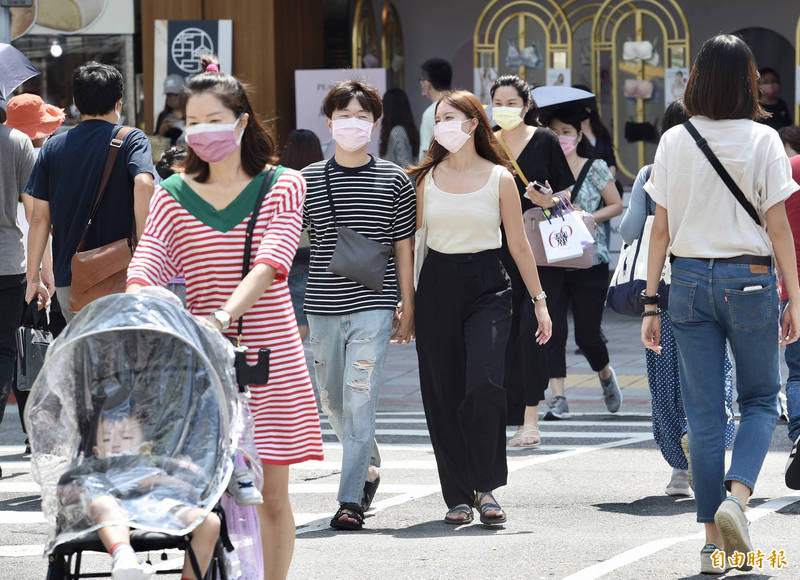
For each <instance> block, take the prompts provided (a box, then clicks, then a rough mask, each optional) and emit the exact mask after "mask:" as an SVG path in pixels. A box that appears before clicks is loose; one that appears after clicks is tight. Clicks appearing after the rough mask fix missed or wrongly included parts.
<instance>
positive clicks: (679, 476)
mask: <svg viewBox="0 0 800 580" xmlns="http://www.w3.org/2000/svg"><path fill="white" fill-rule="evenodd" d="M664 492H665V493H666V494H667V495H672V496H685V497H691V495H692V486H690V485H689V472H688V471H686V470H685V469H673V470H672V478H671V479H670V480H669V483H668V484H667V489H665V490H664Z"/></svg>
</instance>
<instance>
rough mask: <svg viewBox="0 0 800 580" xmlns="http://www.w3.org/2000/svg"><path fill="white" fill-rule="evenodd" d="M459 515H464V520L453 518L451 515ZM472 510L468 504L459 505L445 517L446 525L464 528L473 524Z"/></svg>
mask: <svg viewBox="0 0 800 580" xmlns="http://www.w3.org/2000/svg"><path fill="white" fill-rule="evenodd" d="M457 514H464V516H465V517H464V519H459V518H451V517H449V516H450V515H457ZM472 519H473V516H472V508H471V507H469V506H468V505H467V504H465V503H462V504H459V505H457V506H456V507H454V508H451V509H449V510H447V513H446V514H445V516H444V523H446V524H450V525H451V526H463V525H466V524H471V523H472Z"/></svg>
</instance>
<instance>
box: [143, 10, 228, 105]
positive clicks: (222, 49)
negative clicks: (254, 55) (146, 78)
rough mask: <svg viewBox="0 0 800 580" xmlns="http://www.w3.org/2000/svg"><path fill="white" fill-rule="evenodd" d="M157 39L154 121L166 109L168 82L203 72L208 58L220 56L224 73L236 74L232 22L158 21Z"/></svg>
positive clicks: (154, 78) (154, 71)
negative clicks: (172, 77) (203, 59)
mask: <svg viewBox="0 0 800 580" xmlns="http://www.w3.org/2000/svg"><path fill="white" fill-rule="evenodd" d="M154 38H155V44H154V52H153V55H154V62H153V115H154V118H155V117H157V116H158V113H159V112H160V111H161V109H162V108H163V107H164V97H165V95H164V93H163V85H164V79H166V78H167V76H168V75H178V76H180V77H183V78H187V77H190V76H192V75H195V74H197V73H199V72H202V71H201V65H200V58H201V57H202V56H203V55H204V54H214V55H217V57H218V58H219V62H220V70H222V72H227V73H231V72H233V21H232V20H156V21H155V35H154Z"/></svg>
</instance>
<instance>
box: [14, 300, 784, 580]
mask: <svg viewBox="0 0 800 580" xmlns="http://www.w3.org/2000/svg"><path fill="white" fill-rule="evenodd" d="M603 328H604V330H605V334H606V336H607V337H608V339H609V343H608V346H609V350H610V354H611V363H612V365H613V366H614V368H615V369H616V371H617V375H618V377H619V379H620V382H621V383H622V385H623V394H624V402H623V405H622V408H621V410H620V412H619V413H617V414H615V415H610V414H608V413H607V412H606V411H605V407H604V405H603V403H602V400H601V396H600V388H599V382H598V380H597V377H596V375H595V374H594V373H592V371H591V369H590V368H589V366H588V364H587V363H586V361H585V359H584V358H583V357H582V356H577V355H575V354H574V353H573V350H574V348H575V347H574V343H573V342H572V341H570V342H569V343H568V355H567V364H568V379H567V385H568V387H567V397H568V399H569V403H570V410H571V411H572V412H573V415H574V418H573V419H572V420H569V421H558V422H542V423H541V427H542V436H543V443H542V445H541V446H539V447H537V448H534V449H526V450H512V449H509V451H508V466H509V478H508V485H506V486H504V487H502V488H500V489H499V490H498V491H497V494H496V496H497V499H498V501H499V502H500V503H501V504H502V505H503V507H504V509H505V510H506V511H507V513H508V517H509V521H508V523H507V524H506V525H504V526H500V527H496V528H490V527H487V526H483V525H482V524H480V523H474V524H472V525H467V526H455V527H454V526H449V525H446V524H444V523H443V522H442V521H441V518H442V517H443V516H444V512H445V510H446V508H445V506H444V504H443V502H442V499H441V495H440V490H439V483H438V477H437V472H436V463H435V459H434V457H433V452H432V450H431V447H430V441H429V438H428V435H427V429H426V426H425V418H424V414H423V412H422V402H421V399H420V395H419V380H418V375H417V368H416V355H415V351H414V345H413V344H412V345H392V346H391V347H390V349H389V354H388V357H387V362H386V367H385V371H384V384H383V386H382V391H381V398H380V404H379V412H378V426H377V435H376V437H377V439H378V442H379V444H380V448H381V454H382V458H383V464H382V468H381V469H382V477H381V479H382V483H381V486H380V488H379V490H378V493H377V495H376V497H375V501H374V503H373V506H372V509H371V510H370V512H369V513H368V514H367V519H366V525H365V529H364V530H363V531H362V532H357V533H353V532H350V533H346V532H336V531H334V530H331V529H330V528H329V526H328V522H329V520H330V517H331V515H332V514H333V512H334V511H335V508H336V501H335V499H336V490H337V487H338V482H339V473H340V471H339V470H340V465H341V445H340V444H339V443H338V442H337V441H336V438H335V436H334V434H333V431H332V429H331V428H330V426H329V425H328V423H327V421H326V420H325V417H324V416H323V417H322V420H323V423H322V426H323V436H324V440H325V454H326V456H325V460H324V461H315V462H306V463H303V464H300V465H297V466H293V467H292V469H291V476H290V477H291V480H290V495H291V499H292V504H293V507H294V513H295V520H296V524H297V537H296V545H295V555H294V560H293V564H292V568H291V570H290V574H289V577H290V578H291V579H298V580H299V579H316V578H320V579H338V578H342V579H347V578H358V579H361V578H365V579H366V578H369V579H372V578H379V579H380V580H389V579H407V578H412V579H415V578H420V579H428V578H448V579H449V578H454V577H461V578H469V579H472V578H475V579H483V578H520V579H538V578H545V579H553V578H563V579H567V580H579V579H580V580H586V579H594V578H614V579H617V578H619V579H636V580H639V579H644V578H647V579H662V578H663V579H688V578H706V576H701V575H699V574H698V571H699V552H700V548H701V547H702V545H703V543H704V542H703V536H702V533H701V530H702V528H701V526H700V525H699V524H697V523H696V522H695V515H694V509H695V506H694V500H693V499H692V498H675V497H669V496H667V495H665V494H664V487H665V485H666V483H667V481H668V480H669V475H670V468H669V466H668V465H667V464H666V462H665V461H664V460H663V458H662V457H661V454H660V452H659V451H658V448H657V446H656V445H655V443H654V441H653V439H652V432H651V423H650V394H649V391H648V388H647V381H646V378H645V376H644V372H645V371H644V369H645V366H644V352H643V349H642V347H641V345H640V343H639V338H638V337H639V321H638V320H636V319H632V318H624V317H621V316H618V315H616V314H614V313H612V312H608V313H607V314H606V317H605V320H604V323H603ZM513 431H514V429H513V428H510V429H509V430H508V435H509V436H510V435H512V434H513ZM22 441H23V437H22V434H21V431H20V426H19V423H18V421H17V419H16V409H15V408H14V407H13V406H10V407H9V408H8V409H7V411H6V419H5V421H4V422H3V424H2V426H0V467H2V469H3V472H4V477H3V478H2V479H0V580H6V579H13V580H28V579H31V580H33V579H41V578H44V576H45V573H46V567H47V563H46V560H44V559H43V558H42V556H41V554H42V545H43V543H44V541H45V536H46V533H47V530H48V526H47V524H45V523H44V521H43V518H42V516H41V512H40V505H39V499H38V494H37V487H36V485H35V484H34V483H33V482H32V479H31V476H30V466H29V462H28V461H27V460H25V459H24V458H23V457H22V455H21V453H22V451H23V447H22ZM789 449H790V443H789V440H788V438H787V436H786V426H785V424H779V425H777V428H776V430H775V434H774V436H773V440H772V444H771V446H770V450H769V452H768V454H767V458H766V460H765V463H764V467H763V469H762V472H761V477H760V479H759V482H758V486H757V488H756V491H755V494H754V496H753V499H752V500H751V502H750V507H751V509H750V510H749V512H748V517H749V519H750V521H751V525H750V533H751V536H752V538H753V541H754V544H755V546H756V548H757V549H758V550H760V552H761V554H763V560H762V562H761V567H760V568H755V569H754V570H753V571H751V572H750V573H741V572H737V571H731V572H730V573H728V574H727V575H726V577H736V578H748V579H759V580H760V579H767V578H787V579H790V578H791V579H796V578H800V543H799V542H798V538H800V518H798V516H800V492H793V491H791V490H788V489H787V488H786V487H785V485H784V483H783V467H784V464H785V461H786V458H787V456H788V452H789ZM476 522H477V518H476ZM150 556H152V560H153V562H154V563H155V564H156V565H157V566H158V567H162V568H163V567H167V566H169V565H174V564H175V562H177V561H179V559H180V557H181V556H180V554H178V553H175V552H167V553H166V555H165V556H166V558H167V560H166V561H161V559H160V557H159V555H157V554H151V555H150ZM108 565H109V558H108V556H107V555H87V556H86V557H85V558H84V569H85V570H86V571H102V570H106V571H107V570H108ZM166 577H168V578H178V576H174V575H173V576H166Z"/></svg>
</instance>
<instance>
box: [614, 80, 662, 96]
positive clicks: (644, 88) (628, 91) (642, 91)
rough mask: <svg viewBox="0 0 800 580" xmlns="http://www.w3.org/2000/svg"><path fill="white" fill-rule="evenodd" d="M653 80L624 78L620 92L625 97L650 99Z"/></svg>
mask: <svg viewBox="0 0 800 580" xmlns="http://www.w3.org/2000/svg"><path fill="white" fill-rule="evenodd" d="M653 88H654V86H653V81H648V80H646V79H625V85H624V86H623V89H622V94H623V95H624V96H625V98H626V99H642V100H645V101H647V100H650V99H652V98H653Z"/></svg>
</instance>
